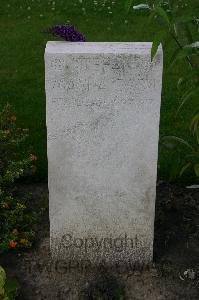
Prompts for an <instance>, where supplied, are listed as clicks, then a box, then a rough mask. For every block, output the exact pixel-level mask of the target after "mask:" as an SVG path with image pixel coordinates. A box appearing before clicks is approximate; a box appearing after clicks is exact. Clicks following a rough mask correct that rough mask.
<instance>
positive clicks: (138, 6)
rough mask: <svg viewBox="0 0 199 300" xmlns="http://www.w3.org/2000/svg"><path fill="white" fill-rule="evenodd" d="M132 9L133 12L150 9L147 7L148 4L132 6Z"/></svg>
mask: <svg viewBox="0 0 199 300" xmlns="http://www.w3.org/2000/svg"><path fill="white" fill-rule="evenodd" d="M133 9H135V10H139V9H150V7H149V5H148V4H144V3H142V4H139V5H134V6H133Z"/></svg>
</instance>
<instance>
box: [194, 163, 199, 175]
mask: <svg viewBox="0 0 199 300" xmlns="http://www.w3.org/2000/svg"><path fill="white" fill-rule="evenodd" d="M194 171H195V174H196V176H197V177H199V164H196V165H194Z"/></svg>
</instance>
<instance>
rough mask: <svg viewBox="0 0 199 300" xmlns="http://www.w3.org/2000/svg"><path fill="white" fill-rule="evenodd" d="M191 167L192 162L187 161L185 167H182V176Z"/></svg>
mask: <svg viewBox="0 0 199 300" xmlns="http://www.w3.org/2000/svg"><path fill="white" fill-rule="evenodd" d="M189 167H191V163H190V162H189V163H187V164H186V165H184V166H183V167H182V169H181V170H180V174H179V175H180V176H182V175H183V174H184V172H185V171H186V170H187V169H188V168H189Z"/></svg>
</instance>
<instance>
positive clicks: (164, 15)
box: [153, 7, 170, 26]
mask: <svg viewBox="0 0 199 300" xmlns="http://www.w3.org/2000/svg"><path fill="white" fill-rule="evenodd" d="M153 11H154V12H155V13H156V14H157V15H159V16H160V17H161V18H162V19H163V20H164V22H165V23H166V24H167V25H168V26H170V20H169V17H168V15H167V12H166V11H165V10H164V9H163V8H162V7H155V8H154V9H153Z"/></svg>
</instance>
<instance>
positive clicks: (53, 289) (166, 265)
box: [0, 181, 199, 300]
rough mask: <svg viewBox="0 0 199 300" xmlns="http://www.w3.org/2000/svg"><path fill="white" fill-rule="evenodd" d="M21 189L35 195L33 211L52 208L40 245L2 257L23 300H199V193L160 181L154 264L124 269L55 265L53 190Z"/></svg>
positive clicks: (39, 237) (38, 230) (39, 227)
mask: <svg viewBox="0 0 199 300" xmlns="http://www.w3.org/2000/svg"><path fill="white" fill-rule="evenodd" d="M18 190H19V192H20V193H22V194H23V193H26V192H31V193H32V194H33V207H38V206H40V207H44V208H46V210H45V213H44V214H43V217H42V219H41V220H40V222H38V224H37V226H36V241H35V244H34V246H33V247H32V248H31V249H29V250H26V251H23V252H9V253H5V254H2V255H1V256H0V264H1V265H2V266H3V267H4V268H5V269H6V271H7V273H8V274H9V275H10V276H13V277H16V278H17V279H18V281H19V283H20V286H21V288H20V290H19V296H18V297H17V299H18V300H33V299H34V300H42V299H48V300H51V299H52V300H56V299H63V300H65V299H67V300H68V299H69V300H76V299H77V300H78V299H80V300H86V299H96V300H100V299H101V300H103V299H107V300H111V299H112V300H117V299H118V300H124V299H125V300H156V299H158V300H165V299H167V300H177V299H180V300H190V299H192V300H198V299H199V190H197V189H187V188H183V187H179V186H174V185H171V184H169V183H166V182H164V181H159V182H158V184H157V201H156V220H155V240H154V263H153V264H152V265H150V266H146V267H145V268H139V267H138V268H137V269H132V268H126V267H125V268H123V269H120V270H118V269H117V270H116V269H113V268H105V267H104V266H103V267H101V268H100V267H98V268H94V267H87V266H82V265H78V264H76V265H71V264H66V263H64V262H63V261H62V262H61V261H60V262H58V263H53V262H52V261H51V260H50V255H49V220H48V188H47V185H46V184H26V185H22V184H20V186H19V188H18Z"/></svg>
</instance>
